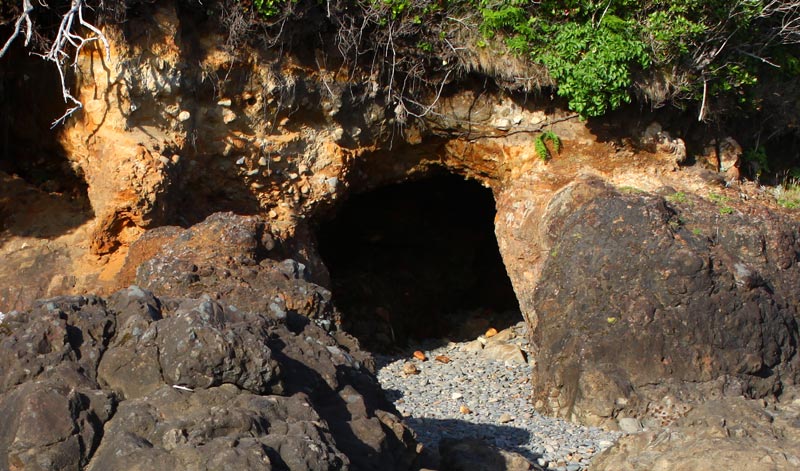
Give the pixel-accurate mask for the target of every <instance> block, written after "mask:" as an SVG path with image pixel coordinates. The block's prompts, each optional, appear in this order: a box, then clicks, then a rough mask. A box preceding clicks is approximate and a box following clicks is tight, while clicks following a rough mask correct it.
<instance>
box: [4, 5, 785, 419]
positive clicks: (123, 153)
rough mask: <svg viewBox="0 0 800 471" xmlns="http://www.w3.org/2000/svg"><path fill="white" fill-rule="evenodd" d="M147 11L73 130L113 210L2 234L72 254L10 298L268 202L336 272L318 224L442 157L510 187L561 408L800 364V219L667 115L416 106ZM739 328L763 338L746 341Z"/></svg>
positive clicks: (505, 202) (167, 10)
mask: <svg viewBox="0 0 800 471" xmlns="http://www.w3.org/2000/svg"><path fill="white" fill-rule="evenodd" d="M148 8H150V9H151V10H150V11H149V12H148V14H146V15H139V16H137V17H136V18H132V19H131V20H130V21H129V22H128V23H126V24H123V25H120V26H119V27H116V28H107V29H106V31H105V32H106V34H107V35H108V37H109V38H110V39H111V60H110V61H105V60H104V59H103V58H102V57H101V54H100V53H99V52H98V51H92V50H89V49H88V48H87V49H85V50H84V53H83V55H82V56H81V57H80V58H79V60H78V69H77V72H76V73H77V77H78V81H79V89H78V94H77V96H78V97H79V98H80V99H81V101H82V102H83V103H84V106H85V108H84V111H83V112H82V113H81V114H79V115H78V116H76V118H74V119H72V120H71V121H69V122H68V123H67V125H66V126H65V127H64V129H63V130H62V131H60V132H59V138H58V139H59V142H60V145H61V146H62V147H63V153H64V155H65V156H66V158H67V159H68V161H69V163H70V164H71V166H72V167H74V168H76V169H78V171H79V173H80V174H81V175H82V176H83V178H84V179H85V182H86V185H87V195H88V200H89V202H90V204H91V208H92V212H93V217H92V218H91V220H90V221H89V222H86V223H85V224H83V225H80V226H79V227H78V228H77V229H75V230H74V231H71V232H68V233H65V234H64V235H62V236H60V237H58V238H55V239H54V240H52V241H50V242H46V243H45V242H42V239H36V238H35V237H34V238H32V239H31V240H25V241H17V242H13V241H12V242H8V243H7V244H6V245H5V246H4V251H5V252H6V253H7V254H9V255H12V253H13V254H17V255H14V256H15V257H17V258H14V260H22V261H19V262H18V263H23V262H24V260H23V259H24V258H25V257H24V256H23V255H18V254H20V253H23V254H24V253H25V252H24V250H25V249H26V247H27V249H28V250H29V251H30V250H34V251H36V252H28V253H35V254H42V253H45V251H44V250H45V249H44V248H43V247H44V246H45V245H48V246H52V247H54V248H55V250H61V251H62V252H63V258H64V262H63V263H60V264H55V265H52V268H50V271H47V270H48V269H47V268H46V267H47V266H48V265H44V266H43V267H44V268H43V269H44V273H39V274H38V275H37V276H38V277H39V278H43V280H42V281H41V282H38V287H37V288H31V289H30V290H26V294H25V297H22V298H21V297H20V295H19V292H18V291H15V290H6V293H5V294H4V296H3V299H2V301H3V305H2V310H4V311H5V310H11V309H21V308H24V307H26V305H25V302H30V301H32V300H33V299H35V298H36V297H41V296H45V295H56V294H64V293H69V292H88V291H94V292H101V293H109V292H112V291H114V290H116V289H119V288H122V287H125V286H127V285H129V284H130V283H133V282H134V279H135V275H136V270H137V267H139V266H140V265H141V264H142V263H143V262H145V261H147V260H149V259H151V258H152V257H153V256H155V255H156V254H157V253H158V252H159V251H160V250H161V249H162V247H163V246H164V244H167V243H169V242H170V241H171V240H172V239H171V238H170V237H171V236H169V234H166V233H164V232H163V231H161V232H157V233H155V234H154V235H152V236H147V235H146V234H147V233H148V231H150V230H151V229H153V228H156V227H159V226H163V225H182V226H190V225H192V224H195V223H198V222H200V221H203V220H204V219H205V218H206V217H207V216H209V215H211V214H213V213H216V212H218V211H233V212H237V213H242V214H251V215H261V216H262V217H264V218H265V220H266V224H267V225H268V226H269V232H270V233H271V234H273V235H274V237H276V238H278V239H279V240H281V241H283V243H284V244H286V246H287V247H288V246H291V247H292V248H293V251H292V253H293V257H294V258H296V259H298V260H300V261H301V262H302V263H303V264H305V266H306V267H307V268H308V270H309V278H310V279H311V280H312V281H314V282H316V283H319V284H322V285H328V284H329V283H330V280H329V275H328V273H327V270H326V268H325V266H324V264H323V263H322V261H321V259H320V258H319V255H318V254H317V252H316V249H315V245H314V237H313V228H314V225H315V224H317V223H318V221H319V220H321V219H322V218H327V217H331V216H332V215H333V214H335V212H336V210H337V204H338V202H339V201H341V200H342V199H344V198H346V197H348V196H349V195H352V194H356V193H360V192H364V191H367V190H369V189H373V188H377V187H380V186H383V185H386V184H388V183H395V182H403V181H407V180H414V179H419V178H422V177H424V176H426V175H429V174H430V173H431V172H432V171H434V170H436V171H439V170H441V169H444V170H446V171H447V172H450V173H453V174H457V175H461V176H463V177H465V178H469V179H473V180H476V181H478V182H480V183H481V184H482V185H484V186H486V187H488V188H490V189H491V191H492V193H493V195H494V200H495V204H496V210H497V214H496V218H495V234H496V236H497V243H498V246H499V249H500V253H501V255H502V258H503V262H504V264H505V268H506V271H507V273H508V276H509V278H510V279H511V283H512V285H513V288H514V292H515V293H516V296H517V300H518V301H519V306H520V309H521V311H522V315H523V316H524V318H525V320H526V322H527V323H528V324H529V326H530V327H531V331H532V332H533V340H534V341H535V343H536V345H537V348H539V351H540V355H539V356H538V357H537V358H533V359H532V361H534V362H536V364H537V370H536V376H535V377H534V378H533V379H534V382H533V383H534V392H535V395H536V396H537V398H538V399H539V402H538V404H537V405H538V407H539V408H540V409H541V410H543V411H545V412H548V413H551V414H556V415H560V416H564V417H570V418H572V419H575V420H582V421H586V422H589V423H592V424H601V425H611V424H613V423H614V420H615V419H616V417H618V416H619V415H620V414H631V415H636V416H643V415H644V414H646V413H649V412H648V411H651V410H652V411H658V410H660V409H659V407H661V406H660V404H661V402H664V401H665V400H666V401H667V402H669V403H670V404H671V403H673V402H674V400H673V399H670V397H672V396H675V395H680V394H683V391H684V387H685V386H686V385H687V384H695V383H702V384H703V385H704V386H703V387H704V388H705V389H703V391H704V392H703V394H700V393H696V394H695V393H694V392H692V393H691V394H688V396H691V397H692V398H695V397H696V396H698V395H701V396H702V395H710V396H713V395H714V394H717V393H720V394H722V393H723V392H725V391H729V392H731V393H732V394H733V393H736V394H738V393H744V394H748V395H751V396H757V397H763V396H768V395H774V394H777V393H779V392H780V390H781V384H783V383H786V384H791V383H793V382H794V381H795V378H796V375H797V371H798V369H797V365H796V363H797V352H796V346H797V339H798V334H797V310H798V300H797V295H796V293H794V288H793V287H796V286H797V281H800V276H799V275H798V273H800V262H799V260H800V255H798V254H800V245H799V244H800V242H798V241H800V235H798V224H797V218H796V216H792V215H789V214H784V213H781V212H780V211H778V210H775V209H763V208H762V206H763V202H760V201H759V198H760V196H759V194H758V192H757V188H755V187H754V186H747V185H741V186H734V187H733V188H725V187H723V186H722V185H720V183H721V182H723V176H722V175H721V174H717V173H715V172H712V171H708V170H706V169H704V168H700V166H699V165H698V166H695V167H692V168H680V167H679V166H678V165H677V162H676V160H681V159H682V157H683V154H682V152H683V151H682V150H681V149H680V148H679V146H678V147H676V146H675V145H671V146H670V145H667V146H656V145H649V143H648V142H647V139H648V138H647V136H645V137H644V138H642V137H641V136H642V133H643V132H644V131H645V128H646V127H647V126H648V125H649V124H650V123H649V120H645V119H644V118H642V120H641V121H637V119H636V118H631V117H628V118H626V119H625V123H626V125H627V126H629V129H626V130H623V131H622V132H620V130H619V129H615V130H613V129H611V128H614V126H604V124H603V123H591V125H590V124H589V123H586V122H583V121H581V120H579V119H578V118H577V117H576V116H573V115H571V114H569V113H567V112H564V111H561V110H559V109H557V108H555V107H554V106H553V105H552V103H550V102H549V101H547V100H542V99H530V100H528V99H526V97H524V96H515V95H513V94H510V93H507V92H505V91H503V90H487V89H486V88H485V86H484V83H483V81H481V80H474V81H470V80H465V81H463V82H462V83H460V84H459V85H458V86H457V87H447V89H446V90H444V91H443V93H441V95H440V96H436V97H431V106H430V109H429V112H428V113H427V114H426V115H425V116H424V117H422V119H418V120H411V119H409V117H408V116H404V115H403V114H402V113H400V112H399V109H397V108H396V102H395V101H393V98H392V96H391V95H390V94H389V93H387V92H386V90H385V89H384V88H383V86H382V85H381V84H380V83H379V82H378V80H377V78H376V77H373V76H370V74H369V73H368V71H362V70H348V69H346V68H343V67H341V64H339V63H338V62H336V61H334V60H333V59H331V57H334V55H333V54H328V53H327V51H319V52H317V53H309V54H305V55H293V54H291V53H288V52H283V51H279V50H269V49H254V48H247V49H242V50H238V51H235V52H232V51H228V50H226V49H225V48H224V47H223V45H224V44H225V37H224V34H223V32H222V31H219V30H218V29H217V28H216V27H215V25H213V24H210V23H211V22H210V20H204V19H202V18H197V17H196V16H195V15H193V14H191V13H189V12H183V11H181V10H180V7H179V6H177V5H176V4H175V3H173V2H158V3H157V4H156V5H152V6H150V7H148ZM333 47H335V46H334V45H331V48H333ZM605 124H609V125H610V124H611V123H610V122H609V123H605ZM544 130H549V131H552V132H554V133H555V134H557V135H558V136H559V137H560V138H561V140H562V146H561V149H560V151H558V152H555V149H551V151H553V153H554V155H553V158H552V159H551V160H549V161H547V162H545V161H543V160H541V159H540V158H538V156H537V154H536V151H535V149H534V145H533V141H534V138H535V137H536V136H538V135H539V134H540V133H541V132H542V131H544ZM612 131H614V132H612ZM651 137H652V136H651ZM684 150H685V149H684ZM674 195H684V196H680V197H676V196H674ZM685 195H691V196H690V197H689V199H688V201H689V202H690V203H691V204H690V203H686V202H685V201H686V200H685V199H684V198H685ZM709 195H711V198H712V199H713V200H714V201H716V203H715V202H709ZM713 195H717V196H713ZM719 196H723V197H724V198H725V202H724V207H725V208H726V209H725V210H724V211H722V207H721V205H722V204H723V203H719V201H722V200H720V199H719ZM665 198H666V202H665ZM670 198H672V200H671V201H673V203H669V201H670ZM676 201H677V202H676ZM730 213H732V214H730ZM143 234H144V237H143ZM34 239H36V240H34ZM137 241H138V242H137ZM209 243H210V244H213V243H218V241H217V242H214V241H210V242H209ZM23 244H28V245H27V246H23ZM48 250H52V249H48ZM21 251H22V252H21ZM37 256H38V255H37ZM34 258H35V257H34ZM25 260H30V257H28V258H27V259H25ZM24 263H33V262H24ZM187 270H188V272H187V273H189V272H191V270H189V269H188V268H187ZM626 270H630V271H631V273H628V271H626ZM65 278H66V279H67V281H65ZM187 279H189V280H190V281H191V277H189V278H187ZM5 280H6V283H7V284H9V285H10V286H12V287H13V286H14V281H13V280H12V278H11V276H10V275H8V274H7V275H6V277H5ZM676 280H677V281H676ZM686 280H689V281H686ZM754 280H755V281H754ZM190 284H191V283H190ZM17 286H18V285H17ZM149 288H150V289H152V290H154V291H155V292H157V294H160V293H158V289H159V288H158V287H157V286H150V287H149ZM172 294H175V293H172ZM15 295H16V296H15ZM698 316H699V317H698ZM720 316H722V317H720ZM723 317H724V319H723ZM708 318H712V319H714V321H713V322H705V319H708ZM612 319H613V320H612ZM688 319H692V321H691V322H689V321H688ZM670 329H671V330H670ZM739 329H747V331H748V332H752V333H753V335H752V336H749V337H747V336H744V337H741V338H738V336H734V337H737V338H736V339H733V338H729V336H730V335H732V334H731V332H734V331H737V330H739ZM669 335H673V336H674V337H669V338H668V339H667V340H663V341H662V340H659V341H657V342H655V343H653V342H651V340H653V338H661V337H662V336H667V337H668V336H669ZM654 345H656V346H657V347H658V348H651V347H653V346H654ZM640 360H641V362H640ZM642 371H646V372H647V374H644V373H642ZM640 373H641V374H640ZM665 378H666V379H667V380H668V381H664V384H666V385H665V386H664V387H663V388H662V387H660V386H659V387H653V382H654V381H656V382H659V385H660V384H661V381H662V380H664V379H665ZM673 380H674V381H673ZM669 381H673V383H674V384H673V383H669ZM667 383H669V384H667ZM733 383H735V386H730V384H733ZM693 391H694V390H693ZM665 398H667V399H665ZM653 414H656V412H653Z"/></svg>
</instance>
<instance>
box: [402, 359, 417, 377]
mask: <svg viewBox="0 0 800 471" xmlns="http://www.w3.org/2000/svg"><path fill="white" fill-rule="evenodd" d="M419 373H420V371H419V369H417V365H415V364H413V363H410V362H406V363H404V364H403V374H404V375H406V376H410V375H418V374H419Z"/></svg>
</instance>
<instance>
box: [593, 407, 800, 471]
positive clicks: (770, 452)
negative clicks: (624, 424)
mask: <svg viewBox="0 0 800 471" xmlns="http://www.w3.org/2000/svg"><path fill="white" fill-rule="evenodd" d="M798 415H800V403H794V404H792V403H789V404H776V405H775V406H774V407H770V409H769V410H768V409H765V407H764V406H763V403H761V402H760V401H753V400H749V401H748V400H745V399H743V398H730V399H722V400H713V401H708V402H706V403H704V404H702V405H699V406H697V407H696V408H695V409H693V410H692V411H690V412H689V413H688V414H687V416H686V417H685V418H682V419H679V420H678V422H677V423H676V424H674V425H673V426H671V427H670V428H665V429H657V430H650V431H645V432H640V433H637V434H634V435H628V436H625V437H623V438H621V439H620V441H619V442H618V443H617V444H616V445H614V446H612V447H611V448H609V449H607V450H605V451H604V452H603V453H601V454H600V455H598V456H597V457H595V458H594V459H593V460H592V469H594V470H598V471H612V470H613V471H619V470H621V471H645V470H647V471H650V470H653V471H662V470H678V469H680V470H705V469H725V470H731V471H751V470H756V471H761V470H764V471H766V470H779V471H782V470H786V471H788V470H796V469H800V451H798V450H800V423H798V422H797V417H798Z"/></svg>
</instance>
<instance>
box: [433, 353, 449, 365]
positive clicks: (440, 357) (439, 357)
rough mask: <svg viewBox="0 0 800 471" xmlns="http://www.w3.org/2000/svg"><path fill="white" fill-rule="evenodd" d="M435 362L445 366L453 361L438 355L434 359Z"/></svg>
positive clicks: (445, 356)
mask: <svg viewBox="0 0 800 471" xmlns="http://www.w3.org/2000/svg"><path fill="white" fill-rule="evenodd" d="M434 360H436V361H438V362H439V363H444V364H447V363H450V362H451V361H452V360H451V359H450V357H448V356H447V355H436V358H434Z"/></svg>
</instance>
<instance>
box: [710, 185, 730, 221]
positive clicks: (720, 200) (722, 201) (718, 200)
mask: <svg viewBox="0 0 800 471" xmlns="http://www.w3.org/2000/svg"><path fill="white" fill-rule="evenodd" d="M708 199H709V200H711V202H713V203H714V204H716V205H717V207H718V208H719V214H720V215H721V216H725V215H727V214H732V213H733V208H732V207H730V206H728V202H729V201H730V198H728V197H727V196H725V195H721V194H719V193H714V192H713V191H712V192H711V193H709V194H708Z"/></svg>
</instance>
